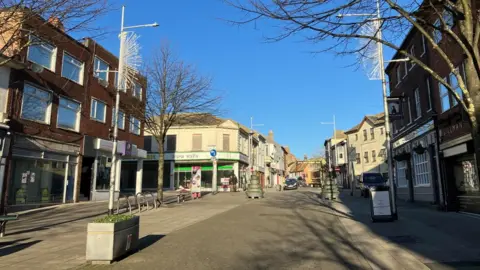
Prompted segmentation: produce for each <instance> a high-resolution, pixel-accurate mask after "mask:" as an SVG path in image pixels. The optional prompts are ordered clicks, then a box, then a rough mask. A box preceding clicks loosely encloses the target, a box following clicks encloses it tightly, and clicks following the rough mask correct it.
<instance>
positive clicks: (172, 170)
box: [170, 160, 175, 190]
mask: <svg viewBox="0 0 480 270" xmlns="http://www.w3.org/2000/svg"><path fill="white" fill-rule="evenodd" d="M170 189H171V190H175V161H173V160H172V161H170Z"/></svg>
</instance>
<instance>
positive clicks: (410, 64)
mask: <svg viewBox="0 0 480 270" xmlns="http://www.w3.org/2000/svg"><path fill="white" fill-rule="evenodd" d="M408 52H409V53H410V55H411V56H413V57H415V45H412V46H410V49H409V50H408ZM408 64H409V66H410V67H409V69H408V70H411V69H412V68H413V67H414V66H415V65H416V64H415V62H413V61H411V60H410V61H408Z"/></svg>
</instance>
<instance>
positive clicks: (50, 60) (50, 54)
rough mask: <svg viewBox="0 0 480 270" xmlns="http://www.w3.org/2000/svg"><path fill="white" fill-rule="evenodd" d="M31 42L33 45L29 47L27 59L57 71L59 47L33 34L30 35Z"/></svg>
mask: <svg viewBox="0 0 480 270" xmlns="http://www.w3.org/2000/svg"><path fill="white" fill-rule="evenodd" d="M30 43H31V44H32V45H30V46H29V47H28V52H27V59H28V60H29V61H31V62H34V63H36V64H39V65H41V66H43V67H44V68H47V69H49V70H51V71H55V61H56V58H57V48H56V47H55V46H53V45H51V44H49V43H47V42H45V41H43V40H41V39H40V38H38V37H36V36H33V35H31V36H30Z"/></svg>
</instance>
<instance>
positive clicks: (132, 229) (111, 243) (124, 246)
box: [86, 216, 140, 264]
mask: <svg viewBox="0 0 480 270" xmlns="http://www.w3.org/2000/svg"><path fill="white" fill-rule="evenodd" d="M139 228H140V217H138V216H134V217H133V218H132V219H129V220H125V221H121V222H117V223H88V227H87V250H86V260H87V261H90V262H92V264H109V263H111V262H112V261H114V260H115V259H117V258H119V257H121V256H123V255H125V254H126V253H128V252H130V251H132V250H135V249H136V248H137V245H138V237H139Z"/></svg>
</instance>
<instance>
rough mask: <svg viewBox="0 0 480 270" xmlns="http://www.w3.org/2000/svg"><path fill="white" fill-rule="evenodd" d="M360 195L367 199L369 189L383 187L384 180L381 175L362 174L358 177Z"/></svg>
mask: <svg viewBox="0 0 480 270" xmlns="http://www.w3.org/2000/svg"><path fill="white" fill-rule="evenodd" d="M359 181H360V195H361V196H362V197H365V198H368V196H369V194H370V192H369V190H370V187H374V186H383V185H385V182H386V180H385V178H383V175H382V174H381V173H362V174H361V175H360V180H359Z"/></svg>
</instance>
